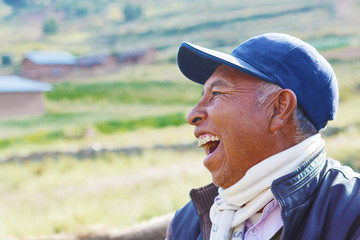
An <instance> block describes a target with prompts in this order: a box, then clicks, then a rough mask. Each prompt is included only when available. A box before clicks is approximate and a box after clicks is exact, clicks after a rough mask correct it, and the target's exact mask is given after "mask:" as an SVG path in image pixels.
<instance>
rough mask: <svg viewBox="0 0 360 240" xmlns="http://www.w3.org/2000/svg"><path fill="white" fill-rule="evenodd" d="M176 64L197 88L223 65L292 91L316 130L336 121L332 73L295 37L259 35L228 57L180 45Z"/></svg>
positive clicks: (215, 52)
mask: <svg viewBox="0 0 360 240" xmlns="http://www.w3.org/2000/svg"><path fill="white" fill-rule="evenodd" d="M177 60H178V66H179V68H180V70H181V72H182V73H183V74H184V75H185V76H186V77H187V78H189V79H190V80H192V81H194V82H197V83H200V84H204V83H205V82H206V80H207V79H208V78H209V77H210V76H211V75H212V74H213V73H214V71H215V70H216V68H217V67H219V66H220V65H221V64H225V65H227V66H230V67H232V68H235V69H237V70H239V71H242V72H245V73H247V74H249V75H251V76H254V77H256V78H259V79H261V80H264V81H267V82H271V83H274V84H276V85H278V86H280V87H281V88H283V89H291V90H292V91H293V92H294V93H295V95H296V98H297V102H298V105H299V106H300V107H301V108H302V109H303V111H304V112H305V114H306V115H307V116H308V118H309V119H310V121H311V122H312V123H313V124H314V126H315V127H316V129H317V130H320V129H322V128H324V127H325V126H326V124H327V122H328V121H329V120H333V119H335V117H336V112H337V108H338V103H339V89H338V84H337V79H336V76H335V73H334V70H333V69H332V67H331V66H330V64H329V63H328V62H327V61H326V60H325V58H324V57H323V56H321V55H320V54H319V53H318V52H317V51H316V49H315V48H314V47H312V46H311V45H309V44H307V43H305V42H303V41H301V40H300V39H298V38H296V37H293V36H290V35H287V34H281V33H267V34H262V35H259V36H256V37H253V38H251V39H249V40H247V41H245V42H243V43H242V44H240V45H239V46H238V47H237V48H235V50H234V51H233V52H232V53H231V54H226V53H222V52H218V51H214V50H211V49H208V48H204V47H200V46H197V45H194V44H191V43H188V42H183V43H181V45H180V48H179V52H178V56H177Z"/></svg>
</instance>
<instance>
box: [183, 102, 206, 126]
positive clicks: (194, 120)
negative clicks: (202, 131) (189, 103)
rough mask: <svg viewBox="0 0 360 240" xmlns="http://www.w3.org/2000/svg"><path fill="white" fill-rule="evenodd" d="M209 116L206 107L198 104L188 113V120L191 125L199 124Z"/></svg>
mask: <svg viewBox="0 0 360 240" xmlns="http://www.w3.org/2000/svg"><path fill="white" fill-rule="evenodd" d="M206 118H207V112H206V109H205V108H204V107H200V106H199V104H198V105H196V106H195V107H194V108H193V109H192V110H191V111H190V112H189V114H188V115H187V117H186V121H187V122H188V123H189V124H191V125H198V124H200V123H201V122H202V121H204V120H205V119H206Z"/></svg>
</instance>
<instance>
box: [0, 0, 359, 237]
mask: <svg viewBox="0 0 360 240" xmlns="http://www.w3.org/2000/svg"><path fill="white" fill-rule="evenodd" d="M38 2H39V3H43V4H45V1H38ZM48 2H52V3H54V4H55V3H56V4H60V3H61V2H62V3H63V4H65V3H66V2H67V1H60V0H58V1H55V0H54V1H48ZM74 2H80V1H74ZM126 2H127V1H110V0H109V1H107V0H102V1H88V4H95V5H94V6H98V5H96V4H100V5H101V6H102V7H101V8H100V7H99V6H98V8H97V9H98V10H96V9H92V10H88V12H87V14H86V15H83V16H75V15H71V16H70V17H64V18H59V20H58V23H59V31H58V33H57V34H55V35H52V36H45V35H43V33H42V32H41V24H42V22H41V20H39V18H36V17H34V16H38V15H37V14H40V15H41V13H43V12H44V9H42V7H41V6H43V5H41V6H40V5H39V6H33V7H29V8H28V9H22V10H21V11H19V12H18V13H17V14H14V13H13V14H10V12H11V9H10V8H8V7H6V6H5V4H4V3H2V2H1V3H0V33H1V35H2V38H1V39H0V46H4V47H2V48H1V51H2V53H1V54H4V53H6V54H9V53H11V54H10V55H11V56H12V57H13V60H14V62H13V65H12V66H10V67H6V68H5V67H2V68H0V74H9V73H18V72H19V69H20V63H21V59H22V56H23V54H24V53H25V52H26V51H28V50H34V49H43V50H48V49H53V50H54V49H56V50H67V51H70V52H72V53H74V54H76V55H89V54H96V53H110V52H117V53H120V52H122V51H124V50H128V49H136V48H139V47H155V48H156V49H157V51H158V54H157V61H156V62H154V63H153V64H150V65H139V66H128V67H119V69H118V71H116V72H112V73H109V74H105V75H98V76H84V77H81V76H75V77H70V78H68V79H65V80H63V81H56V82H53V84H54V89H53V91H51V92H47V93H45V105H46V113H45V114H44V115H42V116H35V117H28V118H22V119H5V120H1V121H0V151H1V154H0V160H2V161H4V160H8V159H11V158H13V159H17V160H13V161H11V162H7V163H3V164H1V165H0V193H1V196H2V197H1V198H0V239H5V238H6V237H16V238H18V239H25V238H26V237H28V236H35V237H36V236H48V235H53V234H70V235H74V236H77V235H84V234H85V235H86V234H87V233H90V232H92V231H94V229H102V230H104V229H105V230H106V229H123V228H127V227H129V226H131V225H134V224H137V223H139V222H142V221H146V220H149V219H151V218H153V217H156V216H159V215H163V214H167V213H170V212H173V211H175V210H176V209H177V208H179V207H180V206H182V205H184V204H185V203H186V202H187V201H188V199H189V197H188V193H189V190H190V189H191V188H193V187H196V186H201V185H203V184H206V183H208V182H209V181H210V180H211V178H210V175H209V174H208V173H207V172H206V170H205V169H204V167H203V166H202V159H203V156H204V154H203V153H202V151H201V150H199V149H198V148H196V147H189V148H186V149H181V147H180V148H176V147H174V148H172V147H171V146H182V145H187V146H188V145H191V144H193V143H194V141H195V138H194V136H193V128H192V127H191V126H188V125H187V124H186V121H185V117H186V114H187V113H188V112H189V110H190V109H191V108H192V106H194V104H196V102H197V101H198V100H199V99H200V97H201V92H202V88H201V86H199V85H197V84H194V83H192V82H190V81H186V80H185V77H184V76H182V75H181V73H180V71H179V70H178V69H177V66H176V52H177V48H178V46H179V44H180V42H181V41H184V40H186V41H190V42H193V43H197V44H200V45H204V46H207V47H210V48H215V49H217V50H221V51H226V52H229V51H231V50H232V49H233V48H234V47H235V46H236V45H237V44H239V43H240V42H241V41H243V40H246V39H247V38H249V37H251V36H254V35H256V34H260V33H264V32H286V33H289V34H293V35H295V36H298V37H300V38H302V39H304V40H306V41H308V42H309V43H311V44H313V45H314V46H315V47H316V48H317V49H319V51H321V52H322V53H324V54H326V53H327V52H328V51H334V50H341V49H346V48H357V47H359V46H360V40H359V39H360V32H359V31H358V26H359V22H360V19H359V17H358V16H360V15H359V14H358V13H359V9H360V2H359V1H355V2H354V3H353V5H352V6H351V7H350V8H349V9H348V10H347V11H348V12H347V14H346V15H343V13H342V12H341V11H340V10H335V5H334V2H333V1H329V2H326V1H310V0H309V1H285V0H283V1H282V0H276V1H274V0H272V1H270V0H263V1H257V2H256V3H255V2H254V1H250V0H244V1H231V0H224V1H221V2H219V1H212V0H199V1H183V2H177V1H165V0H151V1H146V2H145V1H134V3H135V4H138V5H139V6H141V7H142V10H143V15H142V17H141V18H140V19H137V20H135V21H125V20H124V19H123V16H122V13H121V8H122V7H123V6H124V5H125V3H126ZM319 2H320V3H319ZM77 4H79V3H77ZM65 5H66V4H65ZM65 5H64V6H65ZM55 6H58V5H55ZM159 6H161V7H159ZM81 7H82V6H78V5H76V9H81ZM48 11H50V10H48ZM344 11H345V10H344ZM50 13H51V11H50ZM50 13H47V14H50ZM52 14H55V13H52ZM72 14H75V13H72ZM31 16H32V17H31ZM54 16H56V15H54ZM29 29H31V31H30V30H29ZM330 62H331V64H332V65H333V67H334V69H335V72H336V74H337V77H338V80H339V87H340V109H339V113H338V117H337V119H336V120H335V121H333V122H332V123H330V124H329V127H328V128H327V129H326V130H325V132H324V137H325V138H326V150H327V152H328V155H329V156H331V157H333V158H336V159H339V160H340V161H342V162H344V163H345V164H347V165H350V166H352V167H353V168H354V169H356V170H357V171H360V111H358V108H359V106H360V56H358V57H357V58H354V59H350V60H346V61H345V60H339V59H330ZM169 146H170V147H169ZM89 148H99V149H107V150H111V149H119V148H121V149H126V148H138V149H141V152H140V153H134V154H124V153H123V152H121V153H117V152H116V151H113V152H111V151H108V152H104V153H102V154H97V155H94V156H91V157H85V158H81V159H77V158H76V157H72V156H70V155H68V156H67V155H61V156H60V157H49V156H48V155H47V157H45V158H44V159H43V158H40V157H39V159H32V160H31V161H30V160H27V158H26V157H27V156H30V155H32V156H36V154H41V153H44V152H63V151H65V152H79V151H82V150H84V149H89ZM14 156H15V158H14ZM19 159H21V160H19Z"/></svg>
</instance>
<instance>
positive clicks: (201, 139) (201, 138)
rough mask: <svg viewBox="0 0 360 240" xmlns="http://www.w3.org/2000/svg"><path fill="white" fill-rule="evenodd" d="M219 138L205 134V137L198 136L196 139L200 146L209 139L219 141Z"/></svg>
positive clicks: (209, 140)
mask: <svg viewBox="0 0 360 240" xmlns="http://www.w3.org/2000/svg"><path fill="white" fill-rule="evenodd" d="M219 140H220V139H219V138H218V137H217V136H210V135H206V136H205V137H199V138H198V141H199V147H201V146H202V145H204V144H206V143H208V142H211V141H219Z"/></svg>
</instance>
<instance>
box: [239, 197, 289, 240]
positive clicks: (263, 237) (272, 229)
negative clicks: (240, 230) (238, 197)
mask: <svg viewBox="0 0 360 240" xmlns="http://www.w3.org/2000/svg"><path fill="white" fill-rule="evenodd" d="M280 212H281V209H280V205H279V202H278V201H277V200H276V199H274V200H272V201H271V202H270V203H268V204H267V205H266V206H265V208H264V210H263V212H262V215H261V214H259V215H261V217H260V220H258V219H259V218H258V217H257V216H254V217H251V218H250V219H248V220H246V222H245V227H246V229H247V231H246V233H245V238H244V240H269V239H271V238H272V237H273V236H274V235H275V234H276V233H277V231H279V229H280V228H281V227H282V226H283V222H282V220H281V214H280ZM257 220H258V221H257ZM253 222H254V223H255V225H254V224H253Z"/></svg>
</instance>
